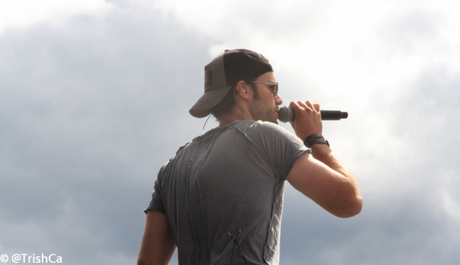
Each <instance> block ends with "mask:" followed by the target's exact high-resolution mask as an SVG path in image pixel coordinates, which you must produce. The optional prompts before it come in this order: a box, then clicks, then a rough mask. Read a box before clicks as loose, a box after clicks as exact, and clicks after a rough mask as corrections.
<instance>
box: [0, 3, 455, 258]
mask: <svg viewBox="0 0 460 265" xmlns="http://www.w3.org/2000/svg"><path fill="white" fill-rule="evenodd" d="M458 10H460V4H459V3H458V1H454V0H450V1H447V0H445V1H443V0H436V1H434V0H425V1H410V0H407V1H391V0H387V1H383V0H379V1H360V0H351V1H338V0H336V1H334V0H331V1H324V0H323V1H319V0H318V1H310V0H283V1H261V0H256V1H246V0H244V1H243V0H232V1H215V0H214V1H211V0H197V1H188V0H158V1H147V0H111V1H108V0H66V1H62V0H61V1H57V0H54V1H53V0H42V1H30V0H29V1H27V0H15V1H1V2H0V255H2V254H6V255H8V256H9V257H11V256H12V255H13V254H15V253H26V254H28V255H33V254H35V255H41V254H42V253H44V254H45V255H49V254H52V253H55V254H56V255H59V256H61V257H62V258H63V263H64V264H69V265H81V264H88V265H93V264H94V265H96V264H98V265H99V264H111V265H125V264H134V263H135V261H136V259H137V254H138V251H139V246H140V242H141V237H142V233H143V230H144V224H145V214H144V213H143V209H144V208H145V207H146V206H147V205H148V203H149V200H150V196H151V191H152V186H153V182H154V180H155V179H156V174H157V171H158V169H159V167H160V166H161V165H162V164H163V163H164V162H166V161H167V160H168V159H169V158H170V157H171V156H173V155H174V154H175V152H176V150H177V148H178V147H179V146H181V145H183V144H185V143H186V142H188V141H190V140H191V139H192V138H193V137H195V136H197V135H200V134H201V133H202V131H203V125H204V123H205V120H204V119H196V118H193V117H192V116H190V115H189V114H188V109H189V108H190V107H191V106H192V105H193V104H194V102H195V101H196V100H197V99H198V98H199V97H200V95H201V94H202V93H203V76H204V71H203V69H204V65H205V64H207V63H208V62H209V61H210V60H211V59H212V58H213V57H215V56H216V55H217V54H219V53H220V52H222V51H223V50H224V49H226V48H247V49H251V50H255V51H258V52H261V53H262V54H264V55H265V56H266V57H268V58H269V59H270V62H271V63H272V65H273V67H274V69H275V76H276V78H277V80H278V81H279V83H280V94H281V96H282V98H283V100H284V104H285V105H288V104H289V102H290V101H294V100H295V101H297V100H303V101H305V100H310V101H313V102H316V103H319V104H320V105H321V106H322V108H323V109H341V110H343V111H348V113H349V118H348V119H347V120H342V121H339V122H333V121H329V122H324V129H323V134H324V135H325V137H326V138H327V139H328V140H329V142H330V143H331V147H332V149H333V150H334V151H335V152H336V153H337V155H338V156H339V157H340V158H341V159H342V160H343V161H344V162H345V163H346V164H347V165H348V166H349V167H350V168H351V170H352V171H353V172H354V174H355V176H356V178H357V180H358V183H359V186H360V189H361V193H362V196H363V199H364V208H363V211H362V213H361V214H360V215H358V216H356V217H353V218H350V219H340V218H337V217H334V216H332V215H330V214H329V213H327V212H325V211H324V210H323V209H321V208H320V207H319V206H317V205H315V204H314V203H312V202H311V201H309V200H308V199H307V198H305V197H303V195H301V194H300V193H298V192H297V191H295V190H294V189H293V188H292V187H290V186H289V184H287V185H286V193H285V207H284V216H283V222H282V235H281V264H283V265H294V264H344V265H352V264H353V265H359V264H369V265H388V264H397V265H399V264H401V265H425V264H426V265H428V264H429V265H432V264H443V265H445V264H458V261H459V260H460V254H459V253H460V251H459V250H460V180H459V177H460V176H459V174H460V163H459V162H460V161H459V157H460V154H459V153H460V151H459V147H458V146H460V140H459V133H458V131H460V122H459V121H460V111H459V109H460V107H459V106H458V105H459V102H460V34H459V32H460V17H459V16H458V14H457V13H458ZM214 126H216V122H215V121H213V120H212V119H210V121H209V122H208V123H207V125H206V127H205V130H209V129H211V128H212V127H214ZM282 126H283V127H285V128H287V129H288V130H290V131H293V130H292V129H291V128H290V127H289V126H287V125H284V124H283V125H282ZM7 264H13V263H11V261H9V263H7ZM172 264H177V259H176V258H174V259H173V262H172Z"/></svg>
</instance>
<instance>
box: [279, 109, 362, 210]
mask: <svg viewBox="0 0 460 265" xmlns="http://www.w3.org/2000/svg"><path fill="white" fill-rule="evenodd" d="M290 107H291V108H293V109H294V110H295V111H296V120H295V121H294V122H291V125H292V127H293V128H294V130H295V131H296V134H297V136H299V137H300V138H301V139H303V140H304V139H305V138H306V137H307V136H309V135H311V134H314V133H320V134H321V133H322V123H321V116H320V114H319V112H320V109H319V105H317V104H315V105H313V104H311V103H310V102H308V101H307V102H306V103H302V102H298V103H294V102H292V103H291V105H290ZM287 180H288V181H289V183H290V184H291V185H292V186H293V187H294V188H296V189H297V190H299V191H300V192H302V193H303V194H304V195H305V196H307V197H309V198H311V199H312V200H313V201H315V202H316V203H317V204H318V205H320V206H321V207H323V208H324V209H326V210H327V211H329V212H330V213H332V214H334V215H336V216H338V217H351V216H354V215H357V214H358V213H359V212H360V211H361V209H362V204H363V202H362V198H361V194H360V192H359V189H358V184H357V182H356V179H355V177H354V176H353V174H352V173H351V171H350V170H349V169H348V168H347V167H346V166H345V165H344V164H343V163H342V161H340V160H339V158H338V157H337V156H336V155H335V154H334V152H332V150H331V149H330V148H329V146H327V145H325V144H315V145H313V146H312V155H309V154H304V155H303V156H302V157H300V158H299V160H297V162H296V163H295V164H294V166H293V168H292V169H291V171H290V173H289V175H288V178H287Z"/></svg>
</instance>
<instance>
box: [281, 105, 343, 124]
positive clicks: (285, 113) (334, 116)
mask: <svg viewBox="0 0 460 265" xmlns="http://www.w3.org/2000/svg"><path fill="white" fill-rule="evenodd" d="M294 118H295V112H294V110H293V109H291V108H288V107H281V108H280V110H279V111H278V120H280V121H282V122H288V121H293V120H294ZM346 118H348V112H342V111H340V110H322V111H321V120H326V121H330V120H340V119H346Z"/></svg>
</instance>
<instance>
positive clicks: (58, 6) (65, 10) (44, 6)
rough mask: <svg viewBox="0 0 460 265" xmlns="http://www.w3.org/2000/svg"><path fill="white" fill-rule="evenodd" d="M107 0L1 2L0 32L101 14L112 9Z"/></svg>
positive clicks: (25, 0)
mask: <svg viewBox="0 0 460 265" xmlns="http://www.w3.org/2000/svg"><path fill="white" fill-rule="evenodd" d="M112 7H113V5H112V4H110V3H108V2H106V1H105V0H64V1H63V0H42V1H34V0H15V1H1V2H0V33H2V32H4V31H5V30H8V29H17V28H27V27H30V26H33V25H35V24H37V23H41V22H46V21H48V22H50V21H56V20H60V19H66V18H69V17H72V16H76V15H84V14H91V15H94V14H99V13H103V12H106V11H108V10H110V9H112Z"/></svg>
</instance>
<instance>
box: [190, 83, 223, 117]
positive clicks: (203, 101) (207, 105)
mask: <svg viewBox="0 0 460 265" xmlns="http://www.w3.org/2000/svg"><path fill="white" fill-rule="evenodd" d="M231 88H232V86H227V87H226V88H225V89H217V90H214V91H208V92H206V93H204V95H203V96H202V97H201V98H200V99H199V100H198V101H197V102H196V103H195V105H193V107H192V108H191V109H190V110H189V113H190V114H191V115H192V116H194V117H197V118H203V117H206V116H208V115H209V114H210V113H211V109H212V108H213V107H215V106H217V104H219V103H220V102H221V101H222V100H223V99H224V97H225V95H227V93H228V91H229V90H230V89H231Z"/></svg>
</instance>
